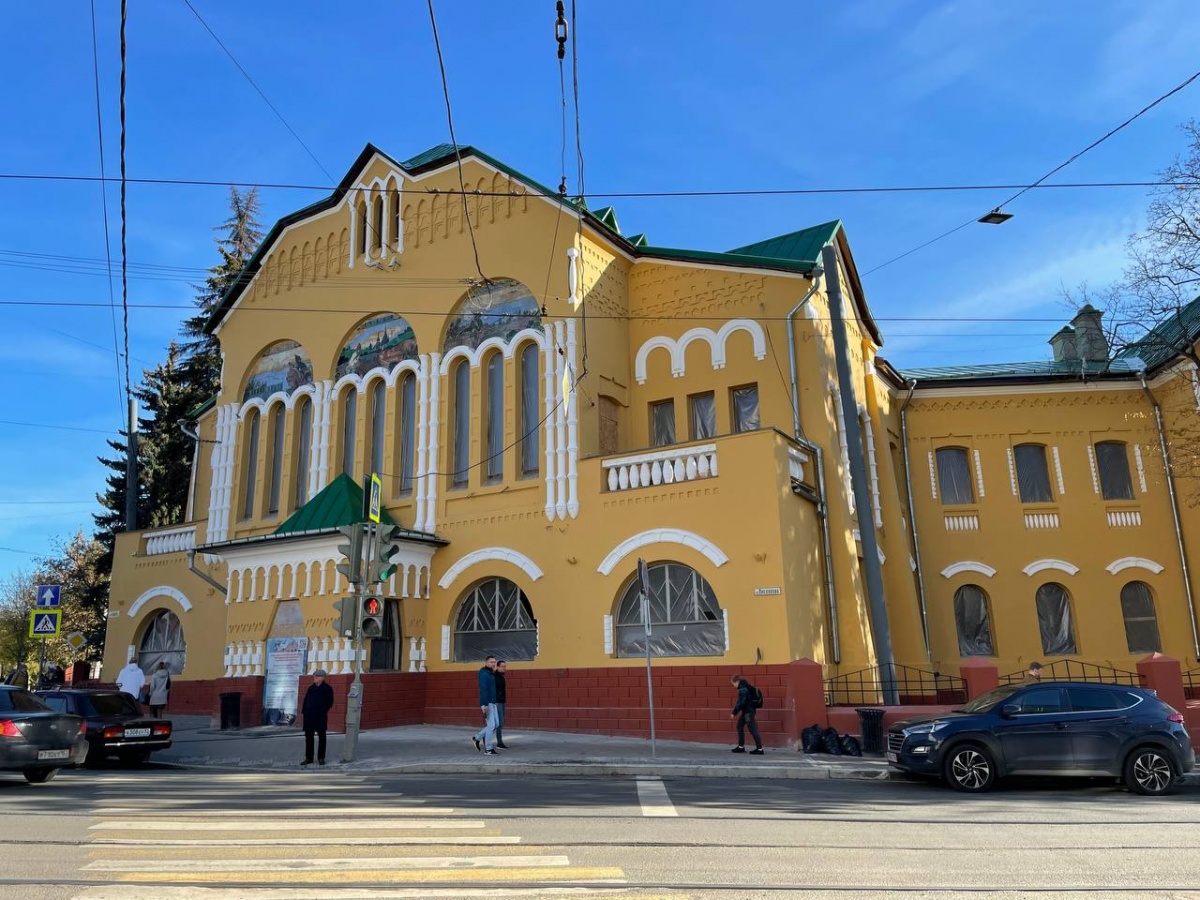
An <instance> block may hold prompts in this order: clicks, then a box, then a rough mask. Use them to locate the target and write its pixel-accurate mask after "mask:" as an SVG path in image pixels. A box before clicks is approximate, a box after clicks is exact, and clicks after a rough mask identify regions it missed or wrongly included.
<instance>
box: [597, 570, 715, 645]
mask: <svg viewBox="0 0 1200 900" xmlns="http://www.w3.org/2000/svg"><path fill="white" fill-rule="evenodd" d="M649 570H650V598H649V600H650V602H649V608H650V631H651V634H650V654H651V655H652V656H722V655H724V653H725V618H724V616H723V615H722V612H721V607H720V605H719V604H718V603H717V595H716V593H714V592H713V589H712V585H710V584H709V583H708V582H707V581H705V580H704V578H703V577H702V576H701V575H700V573H699V572H697V571H696V570H694V569H691V568H689V567H688V566H684V565H680V564H679V563H653V564H652V565H651V566H650V567H649ZM616 629H617V656H644V655H645V654H646V628H645V620H644V619H643V618H642V584H641V582H640V581H639V580H638V579H637V578H634V580H633V581H632V582H631V583H630V585H629V586H628V587H627V588H626V589H625V592H624V594H622V595H621V602H620V603H619V604H618V605H617V622H616Z"/></svg>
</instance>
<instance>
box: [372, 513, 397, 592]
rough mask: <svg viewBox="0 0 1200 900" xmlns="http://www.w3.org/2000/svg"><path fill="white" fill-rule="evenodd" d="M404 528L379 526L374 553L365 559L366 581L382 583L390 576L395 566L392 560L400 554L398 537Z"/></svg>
mask: <svg viewBox="0 0 1200 900" xmlns="http://www.w3.org/2000/svg"><path fill="white" fill-rule="evenodd" d="M403 536H404V529H403V528H401V527H400V526H399V525H392V526H390V527H389V526H380V527H379V533H378V536H377V538H376V542H375V555H374V556H373V557H372V558H371V559H370V560H368V561H367V583H368V584H383V582H385V581H387V580H388V579H389V578H391V577H392V573H393V572H395V571H396V566H395V564H394V563H393V562H392V561H393V560H394V559H395V558H396V557H397V556H399V555H400V539H401V538H402V537H403Z"/></svg>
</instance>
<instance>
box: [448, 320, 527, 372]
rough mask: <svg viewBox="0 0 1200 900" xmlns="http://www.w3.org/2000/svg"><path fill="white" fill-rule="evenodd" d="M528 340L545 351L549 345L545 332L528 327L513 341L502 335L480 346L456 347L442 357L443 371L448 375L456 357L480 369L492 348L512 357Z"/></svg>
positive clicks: (515, 335) (513, 338) (508, 357)
mask: <svg viewBox="0 0 1200 900" xmlns="http://www.w3.org/2000/svg"><path fill="white" fill-rule="evenodd" d="M526 341H533V342H534V343H535V344H537V345H538V347H540V348H541V349H542V350H543V351H545V349H546V347H547V343H546V336H545V334H543V333H542V332H541V331H539V330H538V329H536V328H526V329H524V330H522V331H518V332H517V333H516V334H514V335H513V336H512V340H511V341H506V340H505V339H504V338H502V337H490V338H488V339H487V340H486V341H484V342H483V343H481V344H480V345H479V346H478V347H474V348H471V347H467V346H466V345H460V346H458V347H455V348H454V349H452V350H450V351H449V352H448V353H447V354H446V355H445V356H443V357H442V367H441V373H442V374H443V375H448V374H449V373H450V367H451V366H452V365H453V364H454V361H455V360H456V359H465V360H467V362H469V363H470V364H471V368H473V369H478V368H479V366H480V365H481V364H482V362H483V357H484V355H485V354H486V353H488V351H490V350H499V351H500V352H501V353H502V354H504V358H505V359H512V358H513V356H514V355H516V352H517V348H518V347H520V346H521V344H523V343H525V342H526Z"/></svg>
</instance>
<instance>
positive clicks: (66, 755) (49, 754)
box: [38, 750, 71, 759]
mask: <svg viewBox="0 0 1200 900" xmlns="http://www.w3.org/2000/svg"><path fill="white" fill-rule="evenodd" d="M70 758H71V751H70V750H39V751H38V759H70Z"/></svg>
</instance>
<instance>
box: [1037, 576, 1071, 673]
mask: <svg viewBox="0 0 1200 900" xmlns="http://www.w3.org/2000/svg"><path fill="white" fill-rule="evenodd" d="M1037 616H1038V630H1039V631H1040V632H1041V635H1042V652H1043V653H1045V654H1046V655H1047V656H1065V655H1068V654H1072V653H1078V652H1079V650H1078V648H1077V647H1076V646H1075V623H1074V621H1073V620H1072V617H1071V597H1070V595H1069V594H1068V593H1067V589H1066V588H1065V587H1063V586H1062V585H1061V584H1055V583H1054V582H1050V583H1049V584H1043V585H1042V586H1041V587H1040V588H1038V590H1037Z"/></svg>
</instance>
